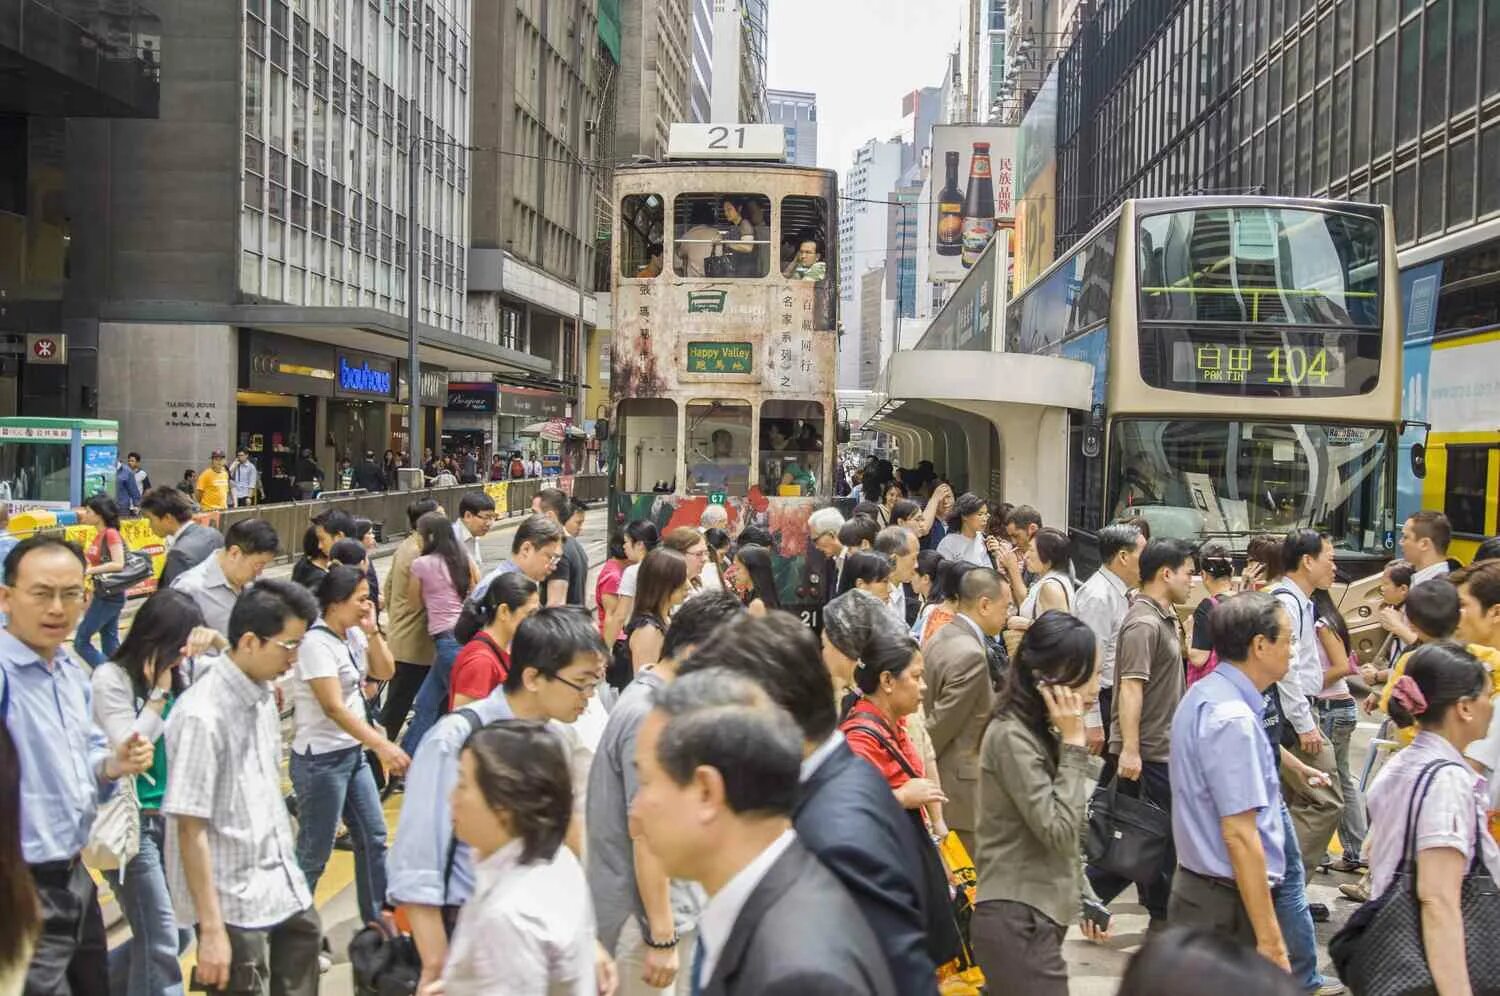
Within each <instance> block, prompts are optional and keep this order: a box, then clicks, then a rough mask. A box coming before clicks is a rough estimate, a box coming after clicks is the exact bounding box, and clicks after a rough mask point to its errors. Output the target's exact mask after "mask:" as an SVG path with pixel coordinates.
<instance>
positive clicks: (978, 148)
mask: <svg viewBox="0 0 1500 996" xmlns="http://www.w3.org/2000/svg"><path fill="white" fill-rule="evenodd" d="M940 230H941V229H940ZM994 237H995V181H994V178H993V176H991V173H990V143H988V142H975V143H974V154H973V156H972V157H971V158H970V159H969V193H968V196H967V197H965V198H964V217H963V250H962V253H961V258H962V260H963V264H964V269H966V270H967V269H969V268H970V267H972V266H973V265H974V264H975V263H976V262H978V261H979V257H980V255H981V254H982V253H983V252H984V250H985V248H986V247H988V246H989V244H990V240H991V239H993V238H994Z"/></svg>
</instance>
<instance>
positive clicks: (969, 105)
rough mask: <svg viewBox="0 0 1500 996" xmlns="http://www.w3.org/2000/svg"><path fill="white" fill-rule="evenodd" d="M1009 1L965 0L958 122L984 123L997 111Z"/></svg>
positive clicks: (960, 44) (992, 118) (998, 109)
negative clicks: (961, 108)
mask: <svg viewBox="0 0 1500 996" xmlns="http://www.w3.org/2000/svg"><path fill="white" fill-rule="evenodd" d="M1019 2H1021V3H1023V4H1024V3H1026V2H1027V0H1019ZM1010 3H1011V0H965V3H964V8H963V20H962V22H961V27H960V31H959V53H960V55H961V57H962V59H963V83H964V87H963V92H964V117H962V118H961V119H960V121H961V122H964V123H967V122H975V123H985V122H988V121H992V120H994V119H995V118H996V117H997V116H998V115H999V112H1000V110H1001V102H1002V100H1001V99H1002V94H1003V89H1004V82H1005V77H1006V70H1007V49H1006V31H1005V26H1006V17H1007V8H1008V7H1009V5H1010Z"/></svg>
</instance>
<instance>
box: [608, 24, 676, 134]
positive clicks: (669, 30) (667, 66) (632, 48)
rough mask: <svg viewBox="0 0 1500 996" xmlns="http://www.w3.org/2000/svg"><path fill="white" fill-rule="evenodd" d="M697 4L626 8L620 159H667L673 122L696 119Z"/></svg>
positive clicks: (619, 91) (618, 108)
mask: <svg viewBox="0 0 1500 996" xmlns="http://www.w3.org/2000/svg"><path fill="white" fill-rule="evenodd" d="M692 6H693V0H631V2H628V3H623V4H621V5H620V51H621V56H620V77H619V85H618V86H617V87H616V90H615V93H616V98H615V134H614V142H615V157H614V158H615V159H617V160H625V159H629V158H630V157H631V156H633V155H640V156H646V157H647V158H650V159H664V158H666V154H667V136H668V132H669V130H670V129H671V126H672V124H673V122H678V121H691V120H692V116H691V115H692V88H691V84H690V80H691V78H692V59H693V49H692V46H693V28H692Z"/></svg>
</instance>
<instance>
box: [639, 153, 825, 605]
mask: <svg viewBox="0 0 1500 996" xmlns="http://www.w3.org/2000/svg"><path fill="white" fill-rule="evenodd" d="M784 142H785V138H784V132H783V130H782V128H781V126H779V125H774V126H764V125H760V126H757V125H743V126H741V125H733V126H729V125H697V126H694V125H674V126H673V129H672V144H671V152H670V155H669V159H668V161H666V162H660V163H657V162H652V163H637V164H634V165H630V166H624V167H621V168H619V169H618V170H617V171H616V173H615V182H614V205H615V209H616V210H617V211H618V224H617V227H616V235H615V238H614V247H613V261H612V262H613V279H612V285H613V297H612V304H613V312H614V319H613V320H614V325H613V329H612V334H611V354H610V361H611V362H610V408H611V416H612V418H611V421H610V425H611V429H610V444H611V445H610V454H611V456H610V490H611V495H610V507H611V509H612V510H613V512H614V517H613V521H612V523H611V525H612V528H619V527H620V526H621V525H622V524H623V523H625V522H628V521H634V520H639V519H649V520H651V521H653V522H655V523H656V524H657V525H658V526H659V527H661V528H662V530H663V531H665V530H667V529H669V528H674V527H676V526H683V525H690V526H696V525H698V524H699V521H700V518H701V517H702V514H703V511H704V509H705V508H706V507H707V506H708V505H709V504H710V503H713V504H722V505H724V506H725V508H726V510H727V511H728V513H729V518H730V533H731V535H738V534H739V533H740V532H741V531H742V530H743V529H744V528H745V527H746V526H749V525H756V526H760V527H762V528H764V529H766V530H767V531H768V532H769V533H770V535H771V538H772V540H773V543H772V547H771V552H772V563H773V571H774V574H775V578H776V587H777V592H776V597H777V600H778V601H779V602H780V605H781V607H782V608H784V609H788V610H790V611H794V612H798V613H800V614H801V615H802V616H803V618H804V619H806V620H807V621H808V622H810V623H815V622H816V621H817V612H818V609H819V607H820V605H821V595H822V585H823V583H824V579H823V578H822V577H820V572H821V571H822V564H823V560H822V557H821V555H820V554H817V553H816V551H814V550H813V549H812V547H811V544H810V543H809V540H808V535H807V518H808V516H809V515H810V514H811V513H812V511H813V510H814V509H815V508H817V507H818V506H820V505H823V504H827V502H828V501H829V496H831V495H832V480H833V461H834V459H835V456H836V450H837V432H836V426H835V409H834V378H835V358H836V353H837V334H836V330H837V328H838V323H837V319H838V310H837V301H838V294H837V289H836V287H837V280H836V273H835V268H834V262H833V261H834V260H836V259H837V242H836V240H837V232H838V222H837V179H836V176H835V174H834V173H832V172H831V171H828V170H820V169H811V168H805V167H799V166H793V165H788V164H786V163H785V162H782V161H780V160H781V159H782V158H783V149H784Z"/></svg>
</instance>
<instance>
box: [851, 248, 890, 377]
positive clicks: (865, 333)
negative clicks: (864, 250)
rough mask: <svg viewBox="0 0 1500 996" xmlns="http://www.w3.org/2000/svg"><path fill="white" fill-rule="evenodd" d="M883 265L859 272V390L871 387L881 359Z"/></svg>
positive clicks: (878, 372)
mask: <svg viewBox="0 0 1500 996" xmlns="http://www.w3.org/2000/svg"><path fill="white" fill-rule="evenodd" d="M884 286H885V268H884V267H882V266H872V267H870V268H869V269H866V270H865V271H864V272H863V273H861V274H860V276H859V327H860V330H861V332H860V340H859V383H858V384H856V385H854V386H855V387H857V388H859V389H860V390H861V391H869V390H871V389H873V388H874V387H875V381H876V380H877V379H878V378H879V376H880V369H881V365H882V363H883V361H884V359H885V354H886V350H885V328H886V325H887V323H886V321H885V307H884V304H885V294H884V293H883V292H882V289H883V287H884Z"/></svg>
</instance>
